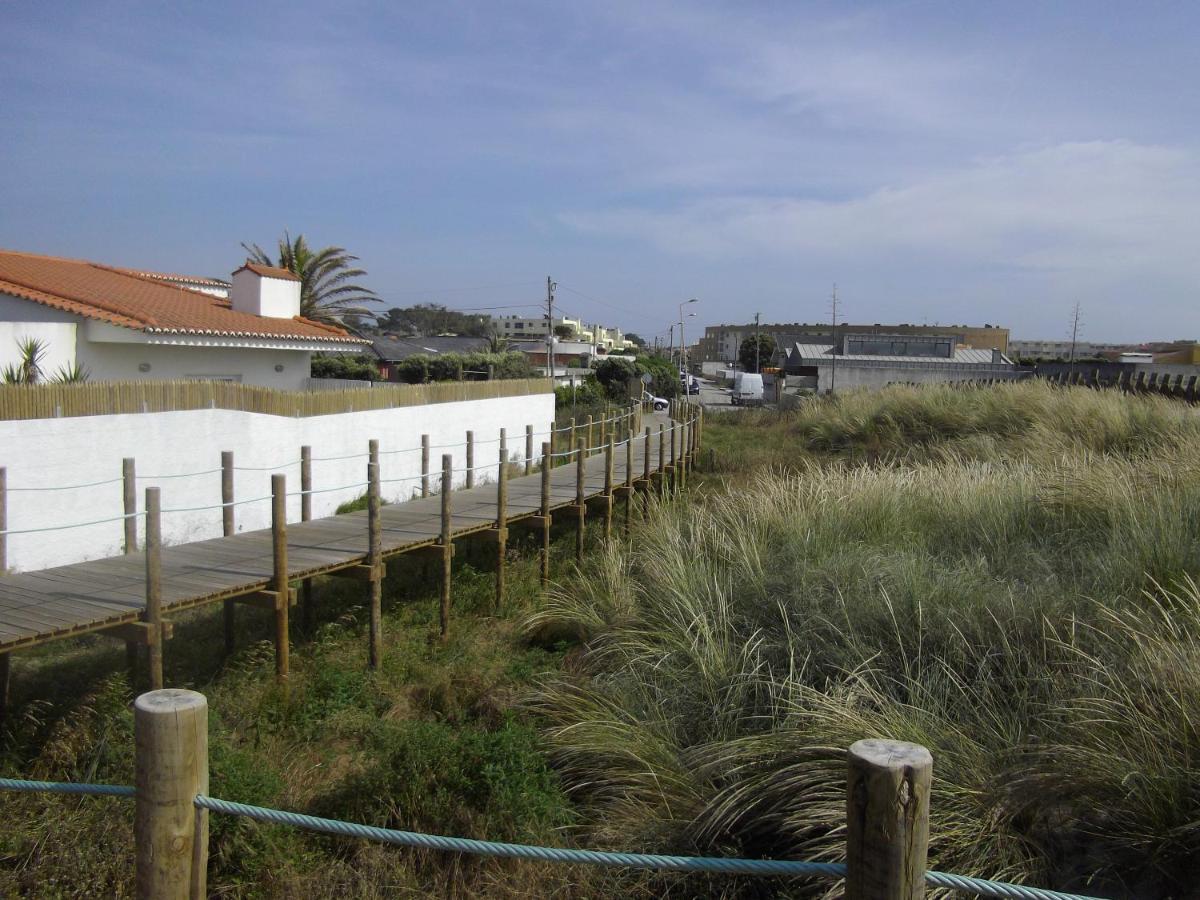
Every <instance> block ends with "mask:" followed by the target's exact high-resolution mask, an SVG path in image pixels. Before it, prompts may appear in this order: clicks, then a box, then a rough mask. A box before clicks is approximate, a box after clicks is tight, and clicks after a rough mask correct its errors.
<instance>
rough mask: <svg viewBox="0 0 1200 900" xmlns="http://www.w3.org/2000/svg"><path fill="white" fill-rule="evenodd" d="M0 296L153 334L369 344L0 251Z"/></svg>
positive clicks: (81, 267)
mask: <svg viewBox="0 0 1200 900" xmlns="http://www.w3.org/2000/svg"><path fill="white" fill-rule="evenodd" d="M260 268H263V269H269V267H267V266H262V267H260ZM281 271H282V270H281ZM287 274H288V275H291V273H290V272H288V273H287ZM269 277H276V276H269ZM292 277H293V278H294V277H295V276H292ZM0 293H5V294H12V295H13V296H15V297H21V298H22V299H25V300H30V301H32V302H34V303H40V304H41V305H43V306H49V307H52V308H53V309H59V310H62V311H63V312H68V313H73V314H75V315H78V316H84V317H85V318H88V319H96V320H98V321H101V322H107V323H109V324H110V325H119V326H121V327H122V328H132V329H135V330H138V331H145V332H150V333H156V334H196V335H218V336H228V337H254V338H276V339H279V340H285V341H329V342H337V343H356V344H358V343H366V341H364V340H363V339H362V338H357V337H354V336H352V335H350V334H349V333H348V332H346V331H344V330H343V329H341V328H338V327H336V326H334V325H325V324H322V323H320V322H313V321H311V320H310V319H305V318H302V317H299V316H297V317H296V318H294V319H274V318H270V317H268V316H256V315H252V314H250V313H244V312H237V311H235V310H233V309H230V307H229V301H228V300H222V299H221V298H219V297H213V296H211V295H209V294H205V293H202V292H200V291H194V290H191V289H189V288H184V287H179V286H177V285H173V284H168V283H164V282H163V281H161V280H159V279H157V278H154V277H153V276H151V275H149V274H144V273H139V272H137V271H135V270H132V269H118V268H114V267H112V266H104V265H101V264H99V263H93V262H87V261H86V260H79V259H63V258H61V257H57V256H41V255H38V254H35V253H20V252H17V251H13V250H0Z"/></svg>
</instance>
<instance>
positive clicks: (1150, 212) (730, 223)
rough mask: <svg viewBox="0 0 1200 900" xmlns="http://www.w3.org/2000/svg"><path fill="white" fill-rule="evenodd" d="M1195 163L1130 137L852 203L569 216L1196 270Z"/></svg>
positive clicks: (815, 242)
mask: <svg viewBox="0 0 1200 900" xmlns="http://www.w3.org/2000/svg"><path fill="white" fill-rule="evenodd" d="M1198 176H1200V161H1198V160H1197V158H1196V156H1195V155H1194V154H1191V153H1189V152H1186V151H1184V150H1179V149H1173V148H1165V147H1156V146H1144V145H1139V144H1134V143H1130V142H1126V141H1109V142H1087V143H1068V144H1060V145H1056V146H1052V147H1047V148H1042V149H1033V150H1027V151H1024V152H1019V153H1014V154H1011V155H1008V156H1003V157H996V158H990V159H985V160H980V161H978V162H976V163H974V164H972V165H969V166H965V167H962V168H958V169H955V170H951V171H947V172H943V173H941V174H938V175H934V176H931V177H929V178H927V179H925V180H922V181H917V182H913V183H910V184H905V185H898V186H889V187H882V188H879V189H877V190H874V191H872V192H870V193H866V194H863V195H861V196H857V197H852V198H850V199H846V200H843V201H814V200H808V199H792V198H788V197H767V198H764V197H726V198H717V199H710V200H703V201H700V202H696V203H692V204H688V205H685V206H681V207H679V208H676V209H671V210H659V209H651V208H644V209H639V208H630V207H626V208H623V209H619V210H597V211H573V212H568V213H565V214H563V216H562V220H563V221H564V222H565V223H566V224H568V225H569V226H571V227H573V228H576V229H579V230H582V231H585V232H589V233H592V234H601V235H606V236H610V237H623V238H629V239H632V240H635V241H641V242H647V243H650V244H652V245H653V246H654V247H656V248H657V249H660V250H663V251H667V252H670V253H672V254H680V255H685V256H686V255H703V256H714V255H715V256H718V257H724V258H737V257H741V256H755V255H761V254H770V255H792V256H794V255H802V256H809V257H821V258H830V257H832V258H850V257H853V258H856V259H859V260H861V261H862V263H863V264H865V265H876V264H879V263H880V262H882V261H886V260H889V259H891V260H896V259H903V260H905V261H908V262H911V261H912V259H913V257H914V255H927V256H929V257H930V258H943V259H946V260H948V261H951V260H952V261H954V262H958V263H965V262H972V263H976V264H984V265H991V266H1004V267H1012V268H1021V269H1034V270H1061V269H1092V270H1100V271H1103V270H1109V269H1113V268H1121V269H1128V268H1130V267H1137V266H1147V265H1154V266H1165V267H1169V268H1170V269H1171V270H1173V271H1175V272H1185V273H1189V274H1200V261H1198V260H1197V258H1196V254H1195V253H1194V252H1192V251H1191V249H1190V248H1192V247H1194V246H1195V244H1196V242H1197V238H1200V234H1198V232H1200V225H1197V224H1196V222H1197V220H1196V215H1195V210H1196V209H1197V208H1198V206H1200V178H1198Z"/></svg>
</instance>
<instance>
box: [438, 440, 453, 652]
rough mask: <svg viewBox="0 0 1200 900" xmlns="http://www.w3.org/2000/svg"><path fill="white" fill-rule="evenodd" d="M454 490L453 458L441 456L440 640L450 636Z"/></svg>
mask: <svg viewBox="0 0 1200 900" xmlns="http://www.w3.org/2000/svg"><path fill="white" fill-rule="evenodd" d="M453 490H454V457H453V456H451V455H450V454H449V453H443V454H442V534H441V537H440V538H439V539H438V540H439V542H440V547H439V548H438V549H440V550H441V551H442V585H441V587H442V596H441V605H440V608H439V619H440V623H439V624H440V625H441V637H442V640H443V641H444V640H446V639H447V638H448V637H449V636H450V574H451V564H452V562H453V560H454V540H453V538H452V536H451V533H450V514H451V510H450V495H451V493H452V492H453Z"/></svg>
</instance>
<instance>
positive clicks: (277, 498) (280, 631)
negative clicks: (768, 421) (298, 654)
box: [271, 472, 290, 684]
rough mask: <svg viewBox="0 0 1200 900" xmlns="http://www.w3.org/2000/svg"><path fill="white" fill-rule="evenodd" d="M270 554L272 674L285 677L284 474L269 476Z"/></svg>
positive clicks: (285, 522) (285, 512)
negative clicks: (272, 642) (273, 654)
mask: <svg viewBox="0 0 1200 900" xmlns="http://www.w3.org/2000/svg"><path fill="white" fill-rule="evenodd" d="M271 555H272V557H273V558H274V562H275V567H274V573H273V575H272V578H271V590H273V591H275V677H276V678H277V679H278V680H279V681H281V682H283V683H285V684H286V683H287V678H288V652H289V650H290V648H289V646H288V552H287V476H286V475H284V474H283V473H282V472H277V473H276V474H274V475H272V476H271Z"/></svg>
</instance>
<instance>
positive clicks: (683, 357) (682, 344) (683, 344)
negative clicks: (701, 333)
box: [679, 297, 700, 373]
mask: <svg viewBox="0 0 1200 900" xmlns="http://www.w3.org/2000/svg"><path fill="white" fill-rule="evenodd" d="M699 302H700V301H699V300H697V299H696V298H695V297H693V298H692V299H691V300H684V301H683V302H682V303H680V304H679V367H680V368H681V369H683V371H684V372H685V373H686V372H687V341H685V340H684V339H683V319H684V315H683V308H684V307H685V306H687V305H688V304H689V303H699ZM695 315H696V314H695V313H688V315H687V317H688V318H692V317H693V316H695Z"/></svg>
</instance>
